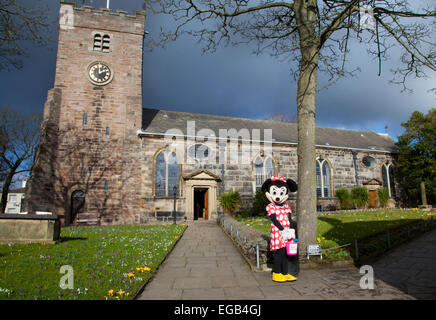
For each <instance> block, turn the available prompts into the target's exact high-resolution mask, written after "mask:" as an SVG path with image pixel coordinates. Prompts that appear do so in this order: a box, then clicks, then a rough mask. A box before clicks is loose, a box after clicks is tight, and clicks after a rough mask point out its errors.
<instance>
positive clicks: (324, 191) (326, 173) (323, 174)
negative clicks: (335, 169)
mask: <svg viewBox="0 0 436 320" xmlns="http://www.w3.org/2000/svg"><path fill="white" fill-rule="evenodd" d="M331 194H332V192H331V187H330V167H329V164H328V162H327V161H326V160H325V159H318V160H316V195H317V196H318V197H319V198H329V197H331Z"/></svg>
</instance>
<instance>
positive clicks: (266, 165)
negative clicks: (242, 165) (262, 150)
mask: <svg viewBox="0 0 436 320" xmlns="http://www.w3.org/2000/svg"><path fill="white" fill-rule="evenodd" d="M273 174H274V163H273V161H272V159H271V157H265V158H263V157H257V158H256V159H255V160H254V175H255V178H256V189H257V188H261V187H262V184H263V183H264V182H265V180H266V179H268V178H271V176H272V175H273Z"/></svg>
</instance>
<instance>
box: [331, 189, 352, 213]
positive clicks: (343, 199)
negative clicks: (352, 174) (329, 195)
mask: <svg viewBox="0 0 436 320" xmlns="http://www.w3.org/2000/svg"><path fill="white" fill-rule="evenodd" d="M335 194H336V197H337V198H338V200H339V203H340V206H341V209H342V210H346V209H350V208H351V204H352V202H351V194H350V191H348V189H347V188H339V189H337V190H336V192H335Z"/></svg>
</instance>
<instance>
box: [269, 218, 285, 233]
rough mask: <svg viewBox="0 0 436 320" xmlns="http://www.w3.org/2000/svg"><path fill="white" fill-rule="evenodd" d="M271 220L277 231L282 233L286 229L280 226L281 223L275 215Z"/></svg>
mask: <svg viewBox="0 0 436 320" xmlns="http://www.w3.org/2000/svg"><path fill="white" fill-rule="evenodd" d="M269 218H270V219H271V222H272V223H273V225H275V226H276V227H277V229H279V230H280V231H282V230H283V229H284V228H283V226H282V225H281V224H280V222H279V221H278V220H277V217H276V215H275V214H272V215H270V216H269Z"/></svg>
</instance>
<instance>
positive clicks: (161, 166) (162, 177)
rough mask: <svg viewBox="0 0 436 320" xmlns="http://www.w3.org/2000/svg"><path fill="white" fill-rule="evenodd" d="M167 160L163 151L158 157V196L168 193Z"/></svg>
mask: <svg viewBox="0 0 436 320" xmlns="http://www.w3.org/2000/svg"><path fill="white" fill-rule="evenodd" d="M166 175H167V173H166V161H165V156H164V153H163V152H161V153H160V154H159V155H158V156H157V158H156V196H165V194H166V192H165V191H166Z"/></svg>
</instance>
